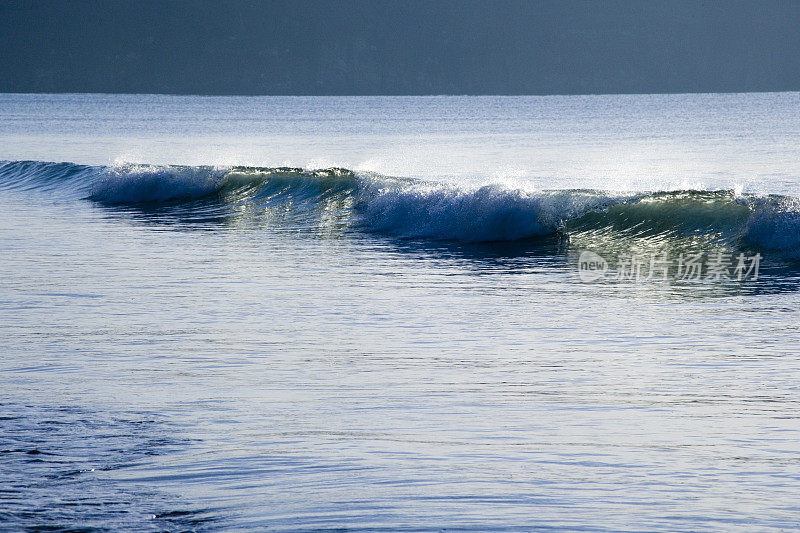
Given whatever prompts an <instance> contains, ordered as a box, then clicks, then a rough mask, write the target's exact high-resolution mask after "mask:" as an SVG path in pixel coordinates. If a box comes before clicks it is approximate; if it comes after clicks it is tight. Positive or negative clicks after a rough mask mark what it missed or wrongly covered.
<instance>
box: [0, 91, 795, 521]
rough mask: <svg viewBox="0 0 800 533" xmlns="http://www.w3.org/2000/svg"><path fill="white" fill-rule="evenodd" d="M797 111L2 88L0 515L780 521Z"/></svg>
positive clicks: (786, 465) (790, 384)
mask: <svg viewBox="0 0 800 533" xmlns="http://www.w3.org/2000/svg"><path fill="white" fill-rule="evenodd" d="M798 117H800V94H798V93H776V94H732V95H713V94H708V95H672V96H585V97H407V98H400V97H398V98H388V97H387V98H384V97H369V98H360V97H344V98H323V97H314V98H312V97H309V98H294V97H264V98H260V97H259V98H227V97H215V98H208V97H173V96H109V95H58V96H57V95H9V94H6V95H0V161H2V162H1V163H0V346H1V347H2V348H1V350H2V352H0V353H2V357H1V358H0V529H2V530H9V531H16V530H26V529H27V530H32V531H42V530H48V531H50V530H81V531H84V530H86V531H90V530H136V531H138V530H141V531H163V530H176V531H185V530H198V531H204V530H218V529H231V530H239V529H247V528H253V529H258V530H275V531H301V530H302V531H307V530H338V531H342V530H370V531H374V530H403V531H417V530H425V531H427V530H443V529H444V530H479V531H487V530H568V531H575V530H583V531H665V530H668V531H789V530H796V529H800V503H798V498H797V494H798V492H800V343H799V342H798V341H800V311H798V304H800V293H799V292H798V290H799V289H800V262H799V261H798V258H800V200H798V197H800V121H798ZM586 250H589V251H593V252H595V253H597V254H599V255H600V256H602V257H604V258H608V259H609V261H610V262H612V263H616V262H617V258H620V257H625V256H626V254H629V255H630V256H633V254H640V255H641V256H642V257H646V258H649V257H653V256H654V255H655V254H661V253H665V254H668V255H669V257H670V258H675V257H678V256H680V255H681V254H684V256H687V257H688V255H689V254H696V253H702V254H705V255H704V257H706V258H707V259H708V260H709V261H710V259H711V258H712V257H714V256H715V255H716V254H718V253H720V254H724V255H725V256H726V258H727V257H728V256H730V258H732V259H731V260H734V259H733V258H736V257H737V256H739V255H740V254H741V255H742V256H744V257H747V258H752V257H755V256H756V254H758V256H759V257H762V261H761V270H760V273H759V276H758V277H757V278H755V277H753V276H751V277H750V279H743V280H739V279H736V277H735V276H734V275H733V270H732V268H733V267H731V272H730V274H731V275H730V276H729V277H728V278H721V279H704V278H703V279H697V280H682V279H680V277H679V276H678V274H677V272H672V271H670V275H669V276H668V279H646V278H644V277H643V278H641V279H634V278H630V279H627V278H624V277H623V279H615V278H614V276H613V271H614V270H615V267H614V265H612V268H611V270H610V271H609V275H608V276H606V277H604V278H602V279H599V280H596V281H585V280H583V279H582V278H581V277H580V276H579V254H580V253H581V252H582V251H586ZM734 262H735V261H734ZM706 266H707V265H706ZM616 270H618V271H619V270H620V269H619V266H618V265H617V268H616Z"/></svg>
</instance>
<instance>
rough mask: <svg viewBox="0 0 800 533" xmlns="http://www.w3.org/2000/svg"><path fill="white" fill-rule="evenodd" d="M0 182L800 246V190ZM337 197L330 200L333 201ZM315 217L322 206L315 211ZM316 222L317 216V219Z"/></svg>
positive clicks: (519, 228) (97, 198)
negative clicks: (790, 193)
mask: <svg viewBox="0 0 800 533" xmlns="http://www.w3.org/2000/svg"><path fill="white" fill-rule="evenodd" d="M0 190H25V191H32V190H38V191H43V192H48V193H57V192H62V193H67V194H70V195H73V196H76V197H79V198H81V199H84V200H88V201H92V202H95V203H97V204H100V205H103V206H105V207H107V208H109V209H115V208H120V209H123V208H124V209H140V210H141V211H142V212H146V213H154V212H159V210H162V211H163V210H165V209H171V210H173V212H181V213H184V214H191V213H192V212H193V211H198V212H199V211H202V210H205V211H206V212H207V211H209V210H212V211H213V212H214V213H216V214H217V215H219V216H222V217H225V216H234V215H235V214H236V213H240V212H241V211H242V210H243V209H246V210H248V211H249V212H255V213H258V212H259V210H268V209H275V208H279V209H281V210H283V211H288V212H292V211H293V210H295V211H309V210H311V211H313V210H318V211H319V210H326V209H332V208H334V207H335V209H338V210H340V211H344V212H346V218H347V220H348V225H349V226H350V227H352V228H353V229H355V230H359V231H369V232H380V233H384V234H389V235H393V236H397V237H402V238H426V239H437V240H450V241H458V242H464V243H476V242H496V241H516V240H522V239H530V238H536V237H543V236H548V235H554V234H562V235H564V234H566V235H584V236H586V235H590V236H591V235H599V234H603V235H609V234H610V235H616V236H626V237H634V238H652V237H655V238H702V239H705V240H714V241H717V242H720V243H722V244H729V245H735V246H751V247H756V248H759V249H762V250H765V251H773V252H778V253H781V254H782V255H784V256H786V257H791V258H800V201H799V200H798V199H797V198H792V197H786V196H759V195H748V194H745V195H742V194H736V193H735V192H733V191H724V190H717V191H697V190H686V191H671V192H656V193H637V194H612V193H608V192H603V191H591V190H556V191H528V190H523V189H519V188H513V187H507V186H502V185H499V184H489V185H483V186H459V185H453V184H443V183H433V182H426V181H419V180H412V179H405V178H392V177H387V176H381V175H378V174H374V173H355V172H352V171H350V170H347V169H339V168H331V169H323V170H304V169H299V168H258V167H211V166H200V167H188V166H153V165H117V166H96V167H90V166H82V165H74V164H71V163H46V162H35V161H16V162H2V163H0ZM332 206H333V207H332ZM316 220H318V221H321V220H324V217H323V218H319V217H317V218H316ZM320 223H322V222H320Z"/></svg>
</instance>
